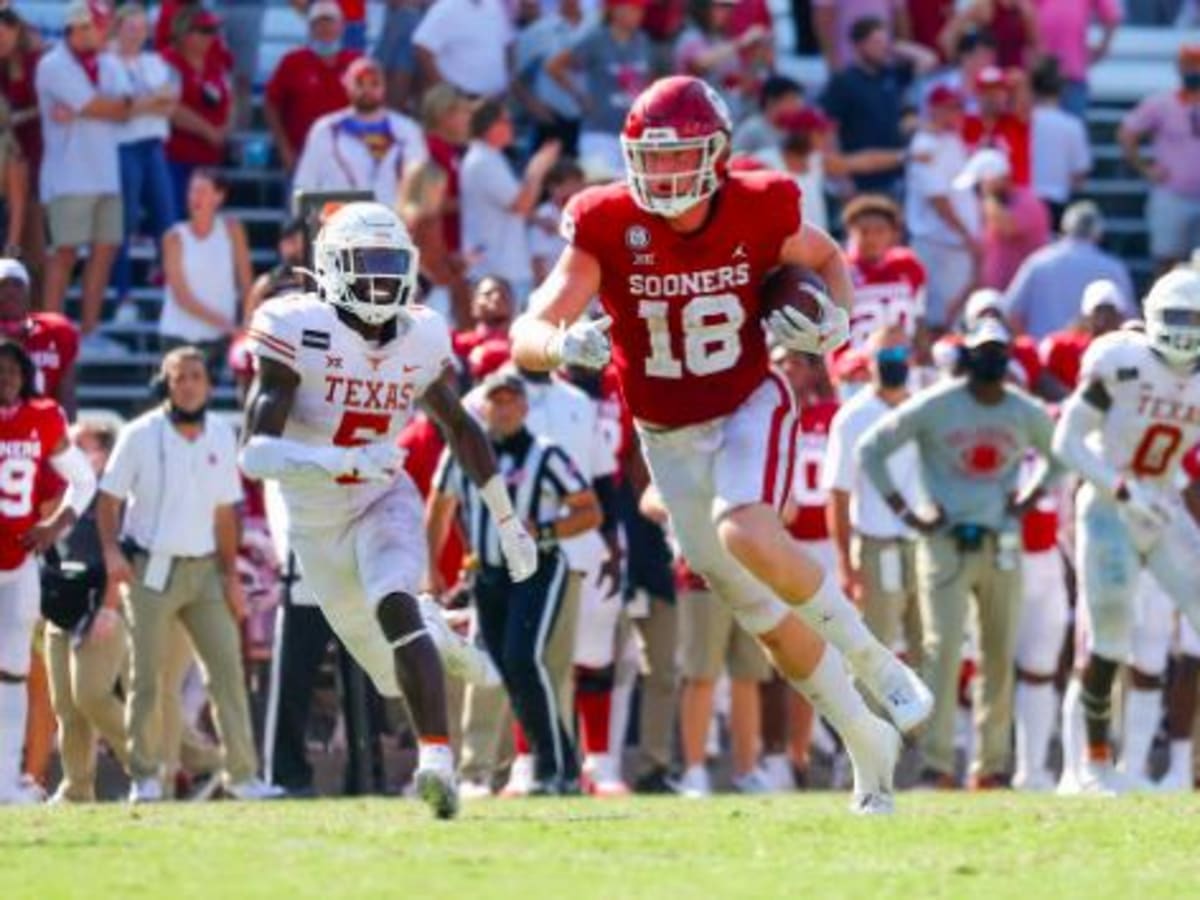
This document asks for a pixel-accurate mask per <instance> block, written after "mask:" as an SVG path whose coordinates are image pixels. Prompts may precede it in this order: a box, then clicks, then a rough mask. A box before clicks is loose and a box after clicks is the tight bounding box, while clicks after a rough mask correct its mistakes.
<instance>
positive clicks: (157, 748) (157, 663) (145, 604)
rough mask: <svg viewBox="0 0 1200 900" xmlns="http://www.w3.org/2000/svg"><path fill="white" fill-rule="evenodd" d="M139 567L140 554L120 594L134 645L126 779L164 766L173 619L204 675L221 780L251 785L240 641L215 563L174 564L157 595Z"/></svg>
mask: <svg viewBox="0 0 1200 900" xmlns="http://www.w3.org/2000/svg"><path fill="white" fill-rule="evenodd" d="M145 568H146V557H145V555H142V554H139V555H138V556H137V557H136V559H135V561H134V582H133V584H132V585H130V586H129V589H128V591H127V592H126V594H125V605H126V612H127V615H128V618H129V623H130V628H131V632H132V643H133V675H132V687H131V690H130V692H129V701H128V704H127V707H126V723H127V726H128V730H129V769H130V776H131V777H133V778H152V777H155V776H158V775H159V774H160V773H161V770H162V765H163V763H164V761H165V760H164V756H165V754H164V753H163V749H162V742H161V740H160V739H159V735H158V734H157V731H158V728H157V727H156V726H157V724H158V723H157V722H156V719H157V718H158V709H159V695H160V685H161V684H162V681H163V676H164V673H165V672H166V668H167V665H166V664H167V657H168V644H169V639H170V624H171V621H172V620H173V619H175V618H178V619H179V621H180V622H181V623H182V625H183V627H184V629H185V630H186V631H187V634H188V636H189V637H190V638H191V642H192V646H193V647H195V649H196V653H197V654H198V656H199V657H200V663H201V665H202V667H203V669H204V675H205V682H206V684H207V686H208V691H209V695H210V697H211V698H212V703H213V708H214V711H215V712H216V723H217V731H218V732H219V733H220V736H221V744H222V746H223V748H224V760H223V761H224V769H225V773H226V776H227V777H228V779H229V781H230V782H231V783H234V784H236V783H238V782H241V781H245V780H247V779H249V778H252V777H253V776H254V774H255V773H256V772H257V770H258V757H257V754H256V753H255V749H254V737H253V733H252V732H251V728H250V709H249V703H248V700H247V697H246V682H245V676H244V675H243V672H242V654H241V642H240V639H239V636H238V630H237V624H236V623H235V622H234V619H233V615H232V614H231V613H230V611H229V607H228V606H227V605H226V603H225V598H224V595H223V592H222V589H221V579H220V574H219V572H218V570H217V563H216V560H215V559H214V558H213V557H203V558H197V559H176V560H175V561H174V562H173V564H172V567H171V577H170V579H169V580H168V582H167V586H166V589H165V590H163V591H155V590H152V589H150V588H148V587H146V586H145V585H144V584H143V583H142V578H143V573H144V571H145Z"/></svg>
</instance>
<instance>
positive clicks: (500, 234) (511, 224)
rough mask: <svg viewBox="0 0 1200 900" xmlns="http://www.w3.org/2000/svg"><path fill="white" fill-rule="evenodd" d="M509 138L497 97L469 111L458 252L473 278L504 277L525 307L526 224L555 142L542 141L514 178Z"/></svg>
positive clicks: (528, 285) (528, 275) (529, 281)
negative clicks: (520, 175)
mask: <svg viewBox="0 0 1200 900" xmlns="http://www.w3.org/2000/svg"><path fill="white" fill-rule="evenodd" d="M513 138H514V134H513V123H512V118H511V117H510V116H509V113H508V110H507V109H506V108H505V105H504V102H503V101H502V100H486V101H484V102H483V103H482V104H480V105H479V106H478V107H477V108H476V110H475V112H474V113H472V115H471V145H470V147H469V148H468V150H467V155H466V156H465V157H463V162H462V181H461V189H462V222H463V253H464V255H465V256H466V258H467V260H468V262H469V264H470V271H471V273H472V277H475V278H479V277H481V276H483V275H488V274H493V275H499V276H501V277H503V278H505V279H506V280H507V281H508V282H509V284H511V285H512V287H513V292H514V294H515V296H516V299H517V304H518V307H519V308H521V309H524V307H525V304H526V303H527V302H528V300H529V292H530V291H531V290H532V288H533V269H532V267H531V264H530V257H529V241H528V234H527V230H526V228H527V225H528V220H529V218H530V216H532V214H533V211H534V209H535V208H536V207H537V203H538V200H539V199H540V198H541V195H542V184H543V182H544V180H545V178H546V174H547V173H548V172H549V171H550V168H551V167H552V166H553V165H554V164H555V162H557V161H558V157H559V153H560V145H559V144H558V142H557V141H551V142H549V143H547V144H543V145H542V147H541V148H540V149H539V150H538V151H537V152H536V153H535V154H534V155H533V156H532V157H531V158H530V160H529V163H528V164H527V165H526V167H525V174H524V176H523V178H522V179H521V180H518V179H517V176H516V175H515V174H514V173H513V171H512V168H511V167H510V165H509V162H508V159H507V158H506V157H505V155H504V151H505V150H506V149H508V148H509V147H510V146H511V145H512V143H513Z"/></svg>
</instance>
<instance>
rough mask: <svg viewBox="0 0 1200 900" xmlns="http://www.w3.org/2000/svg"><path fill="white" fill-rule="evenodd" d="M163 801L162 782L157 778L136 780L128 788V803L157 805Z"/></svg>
mask: <svg viewBox="0 0 1200 900" xmlns="http://www.w3.org/2000/svg"><path fill="white" fill-rule="evenodd" d="M162 799H163V788H162V782H161V781H159V780H158V779H157V778H138V779H136V780H134V782H133V784H131V785H130V786H129V802H130V803H133V804H135V805H136V804H139V803H158V802H159V801H160V800H162Z"/></svg>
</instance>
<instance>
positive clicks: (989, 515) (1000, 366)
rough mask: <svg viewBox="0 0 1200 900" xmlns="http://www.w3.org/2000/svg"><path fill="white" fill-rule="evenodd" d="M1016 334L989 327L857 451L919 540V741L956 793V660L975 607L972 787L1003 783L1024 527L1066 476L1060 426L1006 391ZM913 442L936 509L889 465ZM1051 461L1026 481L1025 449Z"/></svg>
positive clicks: (928, 776) (931, 769)
mask: <svg viewBox="0 0 1200 900" xmlns="http://www.w3.org/2000/svg"><path fill="white" fill-rule="evenodd" d="M1010 343H1011V338H1010V336H1009V333H1008V331H1007V330H1006V329H1005V328H1004V326H1003V325H1001V324H1000V323H999V322H997V321H995V320H992V319H984V320H982V321H981V322H980V323H979V324H978V325H977V326H976V327H975V329H974V330H973V331H972V332H971V334H970V335H969V337H968V338H967V341H966V346H967V348H968V349H967V354H968V355H967V377H966V378H965V379H961V380H954V381H950V382H947V383H946V384H945V386H944V387H941V388H935V389H932V390H928V391H925V392H923V393H921V394H919V395H917V396H916V397H914V398H912V399H911V400H909V401H908V402H906V403H904V404H903V405H901V406H900V407H899V408H897V409H896V410H894V411H893V412H891V413H889V414H888V415H887V416H885V417H884V418H883V419H882V420H881V421H879V422H878V423H877V424H876V425H875V426H874V427H873V428H872V429H871V430H870V431H868V432H867V434H866V435H865V436H864V437H863V439H862V442H861V443H860V444H859V451H858V452H859V458H860V460H861V464H862V466H863V469H864V470H865V471H866V473H867V476H868V477H869V478H870V479H871V482H872V483H873V484H874V485H875V487H876V488H877V489H878V490H879V492H880V494H882V495H883V497H884V500H885V501H886V503H887V504H888V506H889V507H890V508H891V510H892V512H893V513H895V514H896V515H897V516H898V517H899V518H901V519H902V520H903V521H904V522H905V524H907V525H908V526H909V527H910V528H912V529H913V530H915V531H917V532H918V533H919V534H920V535H921V536H920V538H919V546H918V549H917V579H918V591H919V594H920V599H921V620H922V625H923V627H924V636H925V648H924V650H925V666H924V672H923V674H924V677H925V682H926V683H927V684H928V685H929V686H930V688H931V689H932V690H933V693H934V697H935V706H934V712H933V718H932V720H931V722H930V725H929V728H928V731H926V733H925V735H924V736H923V739H922V748H921V749H922V751H923V754H924V757H925V766H926V773H925V780H926V781H927V783H930V784H931V785H932V786H937V787H952V786H955V785H956V784H957V780H956V778H955V751H954V723H955V720H956V718H957V712H958V685H959V664H960V661H961V658H962V645H963V629H964V627H965V623H966V619H967V612H968V609H967V606H968V600H969V599H970V598H971V597H972V596H973V598H974V601H975V609H976V612H977V613H978V618H977V622H978V628H979V640H980V664H979V665H980V674H981V677H980V678H979V680H978V681H977V682H976V687H975V691H974V701H975V742H974V752H973V755H972V760H971V766H970V769H971V785H972V787H977V788H988V787H997V786H999V785H1000V784H1001V783H1002V782H1001V780H1000V779H1001V778H1002V776H1003V774H1004V773H1005V772H1006V771H1007V769H1008V757H1009V750H1010V745H1011V741H1012V692H1013V654H1014V648H1015V642H1016V632H1017V622H1018V617H1019V615H1020V608H1021V603H1020V598H1021V571H1020V564H1021V560H1020V531H1019V523H1020V519H1021V517H1022V516H1024V514H1025V513H1026V512H1028V511H1029V510H1030V509H1032V508H1033V506H1034V504H1036V503H1037V502H1038V500H1039V499H1040V497H1041V495H1042V491H1043V489H1044V488H1046V487H1048V486H1050V485H1051V484H1052V482H1053V481H1054V480H1056V479H1057V477H1058V475H1059V473H1060V472H1061V471H1062V467H1061V465H1060V464H1059V463H1058V462H1056V460H1055V458H1054V454H1053V453H1052V452H1051V448H1050V443H1051V438H1052V435H1053V431H1054V425H1053V422H1052V421H1051V419H1050V416H1049V414H1048V413H1047V412H1046V410H1045V408H1044V407H1043V406H1042V405H1041V404H1040V403H1039V402H1038V401H1036V400H1034V399H1032V398H1030V397H1029V396H1028V395H1027V394H1025V393H1023V392H1020V391H1017V390H1015V389H1013V388H1010V387H1008V386H1007V385H1006V383H1005V377H1006V375H1007V373H1008V367H1009V352H1010ZM910 442H912V443H913V444H915V446H916V448H917V452H918V455H919V459H920V471H921V478H920V481H921V485H922V487H923V489H924V491H925V492H926V495H927V496H928V497H929V498H930V499H931V500H932V502H933V504H934V505H933V513H932V515H930V514H929V513H926V514H924V515H920V514H917V513H915V512H914V511H913V510H912V508H911V507H910V506H909V505H908V502H907V500H906V499H905V498H904V495H903V494H902V493H901V492H900V489H899V485H898V484H897V483H896V481H895V480H894V479H893V477H892V471H891V469H890V468H889V465H888V463H889V460H890V457H891V456H892V455H893V454H894V453H895V452H896V451H898V450H900V449H901V448H902V447H904V446H905V445H906V444H909V443H910ZM1031 447H1032V448H1035V449H1036V450H1037V451H1038V453H1039V455H1040V456H1041V457H1042V459H1043V461H1044V465H1043V466H1042V467H1041V468H1040V470H1039V475H1038V476H1037V477H1036V478H1035V479H1034V480H1033V481H1032V483H1029V484H1024V485H1020V493H1017V489H1018V478H1019V472H1020V468H1021V464H1022V461H1023V460H1024V457H1025V455H1026V451H1027V450H1028V449H1029V448H1031Z"/></svg>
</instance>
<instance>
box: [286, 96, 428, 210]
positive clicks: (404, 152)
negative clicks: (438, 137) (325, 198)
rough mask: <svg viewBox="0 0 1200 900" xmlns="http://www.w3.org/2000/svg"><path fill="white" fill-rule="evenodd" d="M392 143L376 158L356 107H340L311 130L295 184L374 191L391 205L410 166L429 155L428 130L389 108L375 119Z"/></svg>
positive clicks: (304, 187) (310, 188)
mask: <svg viewBox="0 0 1200 900" xmlns="http://www.w3.org/2000/svg"><path fill="white" fill-rule="evenodd" d="M375 127H377V128H379V129H380V132H381V133H380V134H376V135H373V136H372V140H374V141H377V142H378V141H379V140H380V138H381V137H382V138H383V140H384V141H386V142H388V146H387V148H386V149H385V150H384V151H383V153H382V155H381V156H379V157H378V158H376V156H375V155H374V154H373V153H372V152H371V149H370V148H369V147H368V145H367V143H366V141H365V140H363V138H362V137H360V136H359V134H358V132H359V130H360V128H361V123H360V122H359V120H358V118H357V116H356V115H355V112H354V110H353V109H350V108H347V109H340V110H338V111H337V112H332V113H329V114H328V115H325V116H322V117H321V118H319V119H317V121H316V122H314V123H313V126H312V128H311V129H309V132H308V137H307V138H306V139H305V141H304V149H303V150H302V151H301V153H300V160H299V162H297V163H296V175H295V177H294V178H293V180H292V184H293V187H295V188H296V189H297V190H305V191H373V192H374V193H375V199H376V200H377V201H378V202H380V203H382V204H384V205H385V206H389V207H393V208H394V207H395V206H396V194H397V188H398V186H399V184H400V181H401V179H402V178H403V175H404V171H405V169H407V168H408V167H409V166H412V165H415V164H416V163H419V162H424V161H425V160H426V159H428V158H429V148H428V146H426V144H425V134H424V132H422V131H421V128H420V126H419V125H417V123H416V122H414V121H413V120H412V119H410V118H409V117H408V116H405V115H402V114H401V113H398V112H388V113H387V114H386V116H385V117H384V119H382V120H381V121H380V122H379V123H376V124H375Z"/></svg>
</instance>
